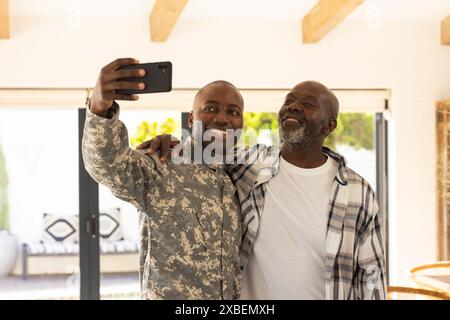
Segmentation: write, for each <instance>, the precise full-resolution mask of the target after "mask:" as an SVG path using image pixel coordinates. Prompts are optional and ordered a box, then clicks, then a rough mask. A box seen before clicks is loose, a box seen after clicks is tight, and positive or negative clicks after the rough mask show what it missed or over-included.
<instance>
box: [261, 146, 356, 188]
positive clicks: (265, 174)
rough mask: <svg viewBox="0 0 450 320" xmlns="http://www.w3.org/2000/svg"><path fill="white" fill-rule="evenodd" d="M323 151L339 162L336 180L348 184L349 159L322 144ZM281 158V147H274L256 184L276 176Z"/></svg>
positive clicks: (343, 184) (344, 184)
mask: <svg viewBox="0 0 450 320" xmlns="http://www.w3.org/2000/svg"><path fill="white" fill-rule="evenodd" d="M322 153H323V154H325V155H326V156H327V157H330V158H332V159H334V160H335V161H336V162H337V163H338V172H337V175H336V180H337V181H338V183H339V184H340V185H342V186H346V185H347V183H348V176H347V172H346V169H347V160H345V158H344V157H343V156H342V155H340V154H339V153H337V152H335V151H333V150H331V149H329V148H327V147H324V146H322ZM280 158H281V147H279V148H276V149H275V148H274V150H273V151H272V155H271V159H270V161H265V162H264V163H263V164H262V165H261V169H260V171H259V173H258V178H257V179H256V182H255V186H258V185H260V184H262V183H265V182H267V181H269V180H270V179H271V178H272V177H274V176H276V175H277V174H278V172H279V171H280Z"/></svg>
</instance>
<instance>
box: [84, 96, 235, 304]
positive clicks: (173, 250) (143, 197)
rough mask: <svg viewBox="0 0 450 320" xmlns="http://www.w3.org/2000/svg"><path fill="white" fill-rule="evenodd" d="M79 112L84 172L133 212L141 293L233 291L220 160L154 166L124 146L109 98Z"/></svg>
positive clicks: (229, 199)
mask: <svg viewBox="0 0 450 320" xmlns="http://www.w3.org/2000/svg"><path fill="white" fill-rule="evenodd" d="M110 110H111V112H110V118H102V117H99V116H97V115H96V114H94V113H92V112H90V111H89V110H87V117H86V123H85V128H84V135H83V142H82V143H83V146H82V148H83V159H84V164H85V166H86V170H87V171H88V172H89V174H90V175H91V176H92V177H93V178H94V179H95V180H96V181H97V182H98V183H101V184H103V185H105V186H106V187H108V188H109V189H110V190H111V192H112V193H113V194H114V195H115V196H117V197H118V198H120V199H122V200H124V201H127V202H130V203H131V204H133V205H134V206H135V207H136V208H137V209H138V210H139V213H140V243H141V246H140V261H139V264H140V280H141V294H142V297H143V298H146V299H235V298H237V297H238V296H239V294H240V279H241V270H240V265H239V261H238V259H239V248H240V244H241V236H242V230H241V216H240V209H239V203H238V200H237V196H236V189H235V187H234V185H233V184H232V182H231V180H230V179H229V177H228V175H227V174H226V173H225V172H224V170H223V166H221V165H205V164H174V163H173V162H172V161H171V160H168V161H167V164H165V165H162V164H161V163H160V162H159V160H158V158H157V157H148V156H146V155H145V154H144V153H143V152H141V151H138V150H133V149H131V148H130V147H129V143H128V133H127V129H126V127H125V125H124V124H123V123H122V122H121V121H120V120H119V119H118V117H119V106H118V105H117V104H116V103H114V105H113V107H112V108H111V109H110Z"/></svg>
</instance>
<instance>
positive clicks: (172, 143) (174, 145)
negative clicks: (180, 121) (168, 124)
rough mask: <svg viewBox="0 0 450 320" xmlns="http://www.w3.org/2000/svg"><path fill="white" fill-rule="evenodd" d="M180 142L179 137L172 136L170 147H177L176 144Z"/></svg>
mask: <svg viewBox="0 0 450 320" xmlns="http://www.w3.org/2000/svg"><path fill="white" fill-rule="evenodd" d="M179 143H180V140H178V139H177V138H175V137H173V136H171V139H170V147H171V148H175V147H176V145H177V144H179Z"/></svg>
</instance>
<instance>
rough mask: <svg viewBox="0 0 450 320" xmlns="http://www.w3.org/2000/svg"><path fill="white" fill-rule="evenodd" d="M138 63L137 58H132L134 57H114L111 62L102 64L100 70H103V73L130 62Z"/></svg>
mask: <svg viewBox="0 0 450 320" xmlns="http://www.w3.org/2000/svg"><path fill="white" fill-rule="evenodd" d="M138 63H139V60H137V59H134V58H119V59H116V60H114V61H113V62H111V63H109V64H107V65H106V66H104V67H103V69H102V72H104V73H109V72H113V71H116V70H117V69H119V68H120V67H122V66H126V65H130V64H138Z"/></svg>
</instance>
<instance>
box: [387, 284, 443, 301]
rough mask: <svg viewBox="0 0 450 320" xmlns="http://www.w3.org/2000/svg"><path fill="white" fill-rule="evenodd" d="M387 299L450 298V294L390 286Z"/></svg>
mask: <svg viewBox="0 0 450 320" xmlns="http://www.w3.org/2000/svg"><path fill="white" fill-rule="evenodd" d="M387 300H450V295H447V294H445V293H443V292H441V291H435V290H429V289H422V288H411V287H395V286H388V287H387Z"/></svg>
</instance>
